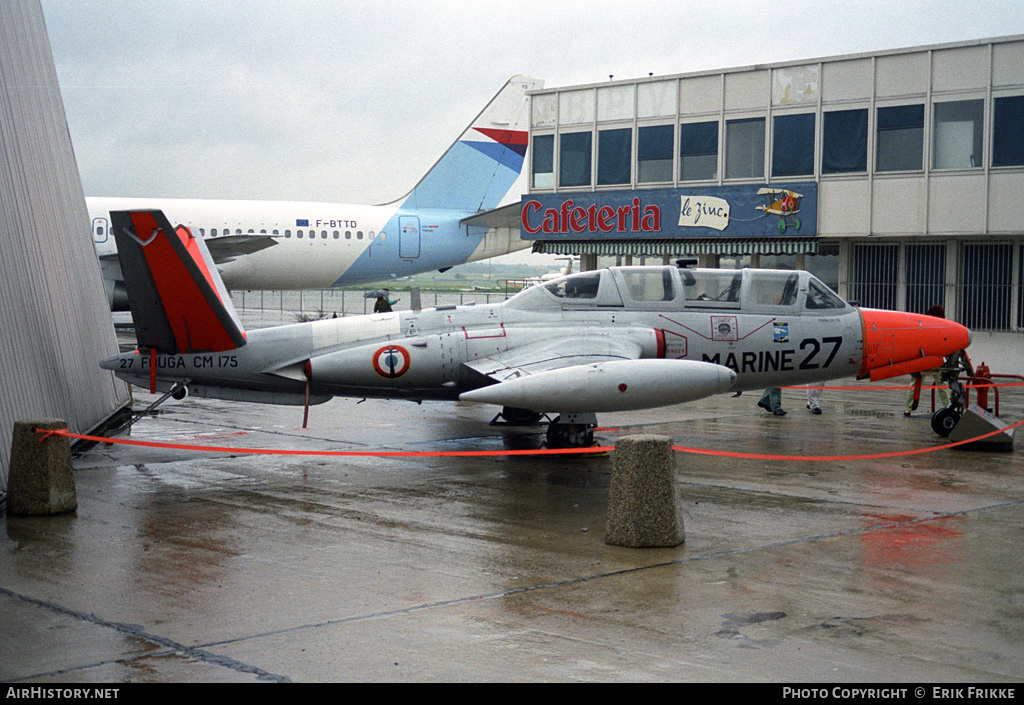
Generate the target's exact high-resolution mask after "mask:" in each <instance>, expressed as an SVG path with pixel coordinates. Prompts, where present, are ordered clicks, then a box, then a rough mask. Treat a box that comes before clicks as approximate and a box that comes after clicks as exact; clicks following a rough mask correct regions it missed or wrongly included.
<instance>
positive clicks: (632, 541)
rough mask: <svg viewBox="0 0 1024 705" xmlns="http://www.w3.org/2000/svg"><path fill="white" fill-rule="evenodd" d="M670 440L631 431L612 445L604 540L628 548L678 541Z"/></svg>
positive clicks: (679, 514)
mask: <svg viewBox="0 0 1024 705" xmlns="http://www.w3.org/2000/svg"><path fill="white" fill-rule="evenodd" d="M684 540H685V538H684V531H683V514H682V510H681V507H680V503H679V501H678V489H677V482H676V460H675V454H674V453H673V451H672V439H670V438H666V437H665V436H654V435H647V434H644V435H636V436H625V437H623V438H620V439H619V440H618V442H617V443H616V444H615V455H614V458H613V466H612V477H611V485H610V487H609V490H608V519H607V524H606V527H605V543H607V544H610V545H613V546H627V547H630V548H655V547H661V548H665V547H671V546H678V545H679V544H681V543H683V542H684Z"/></svg>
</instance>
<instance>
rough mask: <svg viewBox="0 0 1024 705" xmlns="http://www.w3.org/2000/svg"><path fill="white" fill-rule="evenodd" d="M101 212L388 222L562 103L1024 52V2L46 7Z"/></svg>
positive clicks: (81, 0) (275, 1)
mask: <svg viewBox="0 0 1024 705" xmlns="http://www.w3.org/2000/svg"><path fill="white" fill-rule="evenodd" d="M42 5H43V11H44V15H45V17H46V24H47V30H48V32H49V36H50V43H51V46H52V49H53V54H54V58H55V61H56V65H57V72H58V76H59V79H60V84H61V91H62V95H63V98H64V104H65V108H66V111H67V115H68V122H69V125H70V130H71V136H72V139H73V141H74V146H75V153H76V158H77V160H78V165H79V168H80V170H81V173H82V180H83V183H84V186H85V192H86V194H87V195H90V196H153V197H172V198H243V199H268V200H311V201H335V202H350V203H382V202H385V201H388V200H391V199H393V198H397V197H398V196H400V195H402V194H403V193H405V192H406V191H407V190H408V189H409V188H411V187H412V186H413V185H414V184H415V182H416V181H417V180H418V178H419V177H420V175H421V174H422V173H423V172H424V171H426V169H428V168H429V167H430V165H431V164H433V162H434V160H436V159H437V157H439V156H440V154H441V153H442V152H443V151H444V149H445V148H446V147H447V146H448V145H449V144H450V143H451V142H452V141H453V140H455V138H457V137H458V135H459V134H460V133H461V131H462V130H463V129H464V128H465V126H466V125H468V124H469V122H470V120H472V119H473V117H474V116H475V115H476V114H477V112H479V110H480V109H481V108H483V106H484V105H485V104H486V103H487V101H488V100H489V99H490V97H491V96H492V95H493V94H494V93H495V92H497V90H498V89H499V88H500V87H501V85H502V84H503V83H504V82H505V80H506V79H508V78H509V77H510V76H512V75H514V74H527V75H530V76H534V77H536V78H540V79H544V80H545V82H546V85H547V86H548V87H554V86H567V85H574V84H580V83H591V82H596V81H604V80H607V79H608V77H609V75H613V76H614V77H615V78H616V79H627V78H636V77H641V76H647V75H648V73H653V74H655V75H666V74H674V73H685V72H689V71H700V70H707V69H720V68H728V67H733V66H747V65H752V64H762V63H772V62H778V61H790V60H802V59H814V58H820V57H827V56H834V55H840V54H851V53H860V52H870V51H879V50H886V49H896V48H903V47H911V46H920V45H929V44H939V43H945V42H956V41H966V40H975V39H985V38H992V37H999V36H1006V35H1014V34H1024V1H1022V0H974V1H973V2H965V1H963V0H960V1H959V2H952V1H950V0H892V1H890V0H870V1H868V0H771V1H769V2H764V1H761V0H664V1H662V0H626V1H619V0H537V1H535V0H503V1H492V0H473V1H472V2H461V1H448V2H435V1H431V0H417V1H415V2H413V1H409V2H400V1H391V0H379V1H377V2H346V1H342V0H259V2H256V1H255V0H42Z"/></svg>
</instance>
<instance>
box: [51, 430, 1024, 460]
mask: <svg viewBox="0 0 1024 705" xmlns="http://www.w3.org/2000/svg"><path fill="white" fill-rule="evenodd" d="M1021 425H1024V420H1022V421H1018V422H1017V423H1015V424H1012V425H1010V426H1007V427H1006V428H1002V429H996V430H995V431H991V432H989V433H985V434H982V435H980V436H975V437H974V438H968V439H966V440H963V441H957V442H955V443H947V444H944V445H940V446H932V447H930V448H917V449H914V450H904V451H894V452H891V453H870V454H863V455H828V456H807V455H777V454H765V453H743V452H739V451H728V450H714V449H710V448H691V447H689V446H679V445H673V446H671V447H672V450H674V451H678V452H681V453H691V454H696V455H713V456H718V457H724V458H743V459H747V460H787V461H801V462H835V461H841V460H879V459H883V458H898V457H901V456H908V455H919V454H921V453H934V452H936V451H939V450H946V449H949V448H956V447H958V446H962V445H966V444H968V443H975V442H977V441H982V440H985V439H986V438H991V437H992V436H997V435H999V434H1000V433H1004V432H1006V431H1009V430H1011V429H1014V428H1017V427H1018V426H1021ZM36 433H38V434H41V436H42V437H41V438H40V439H39V441H40V443H41V442H42V441H44V440H45V439H46V438H48V437H50V436H65V437H67V438H77V439H80V440H85V441H93V442H95V443H114V444H119V445H130V446H141V447H146V448H169V449H173V450H192V451H201V452H218V453H236V454H240V455H243V454H244V455H311V456H339V457H344V456H349V457H388V458H438V457H484V456H499V455H513V456H514V455H565V454H586V453H607V452H610V451H613V450H615V446H592V447H589V448H538V449H533V450H452V451H397V450H396V451H370V450H280V449H271V448H227V447H221V446H200V445H184V444H177V443H160V442H157V441H137V440H134V439H127V438H106V437H103V436H87V435H83V434H80V433H72V432H71V431H69V430H68V429H66V428H65V429H57V430H45V429H36Z"/></svg>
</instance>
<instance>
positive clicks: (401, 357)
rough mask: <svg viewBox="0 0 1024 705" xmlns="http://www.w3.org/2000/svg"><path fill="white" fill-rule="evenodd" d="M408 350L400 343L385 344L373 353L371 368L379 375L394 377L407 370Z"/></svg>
mask: <svg viewBox="0 0 1024 705" xmlns="http://www.w3.org/2000/svg"><path fill="white" fill-rule="evenodd" d="M409 362H410V357H409V351H408V350H406V349H405V348H403V347H402V346H401V345H385V346H384V347H383V348H380V349H379V350H378V351H377V352H375V353H374V354H373V369H374V370H376V372H377V374H379V375H380V376H381V377H386V378H388V379H396V378H398V377H401V376H402V375H404V374H405V373H406V372H407V371H408V370H409Z"/></svg>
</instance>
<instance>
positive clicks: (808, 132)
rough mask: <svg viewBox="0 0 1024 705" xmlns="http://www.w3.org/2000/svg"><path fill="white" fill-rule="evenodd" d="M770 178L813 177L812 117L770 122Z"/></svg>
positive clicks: (779, 118) (778, 118) (778, 117)
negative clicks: (771, 126) (771, 127)
mask: <svg viewBox="0 0 1024 705" xmlns="http://www.w3.org/2000/svg"><path fill="white" fill-rule="evenodd" d="M772 122H773V125H774V130H773V139H772V176H803V175H807V174H813V173H814V113H801V114H799V115H776V116H775V118H774V119H773V121H772Z"/></svg>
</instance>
